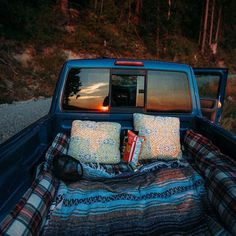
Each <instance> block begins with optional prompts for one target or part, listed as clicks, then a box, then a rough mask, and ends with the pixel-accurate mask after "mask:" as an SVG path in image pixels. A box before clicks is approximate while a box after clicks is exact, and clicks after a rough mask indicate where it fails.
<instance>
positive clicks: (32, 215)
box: [0, 172, 58, 236]
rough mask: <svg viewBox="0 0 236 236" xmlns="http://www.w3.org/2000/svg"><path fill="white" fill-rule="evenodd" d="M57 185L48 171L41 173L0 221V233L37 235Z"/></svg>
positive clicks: (16, 235)
mask: <svg viewBox="0 0 236 236" xmlns="http://www.w3.org/2000/svg"><path fill="white" fill-rule="evenodd" d="M57 186H58V182H57V180H56V179H55V178H54V177H53V176H52V175H51V174H50V173H49V172H43V173H41V175H40V177H39V178H37V179H36V180H35V181H34V183H33V184H32V186H31V187H30V188H29V189H28V190H27V192H26V193H25V194H24V196H23V197H22V199H21V200H20V201H19V203H18V204H17V205H16V207H15V208H14V210H13V211H12V212H11V213H10V214H9V215H7V216H6V218H5V219H4V220H3V221H2V222H1V223H0V235H14V236H18V235H19V236H21V235H25V236H26V235H39V232H40V230H41V227H42V225H43V223H44V219H45V218H46V216H47V213H48V210H49V207H50V205H51V202H52V199H53V197H54V194H55V191H56V188H57Z"/></svg>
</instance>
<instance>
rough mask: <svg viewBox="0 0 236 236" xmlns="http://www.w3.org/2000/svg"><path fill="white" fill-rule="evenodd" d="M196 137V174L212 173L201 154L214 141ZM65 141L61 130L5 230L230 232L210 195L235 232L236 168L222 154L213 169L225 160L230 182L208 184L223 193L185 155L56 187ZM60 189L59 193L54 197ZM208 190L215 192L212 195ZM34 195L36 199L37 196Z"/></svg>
mask: <svg viewBox="0 0 236 236" xmlns="http://www.w3.org/2000/svg"><path fill="white" fill-rule="evenodd" d="M199 137H200V136H199V135H196V134H194V133H193V132H189V133H188V134H187V135H186V138H185V140H184V144H185V147H186V148H187V152H188V153H189V154H191V156H192V158H194V157H196V158H195V163H196V167H197V169H198V170H199V173H201V172H204V173H208V172H209V171H205V170H207V167H208V166H213V164H211V163H208V162H206V161H204V159H202V158H200V153H203V152H204V156H206V155H207V154H210V156H212V155H213V153H212V150H213V149H212V148H211V147H209V142H208V141H207V140H206V141H207V142H206V144H205V143H203V142H202V140H203V138H202V137H200V138H199ZM68 141H69V139H68V136H66V135H64V134H58V135H57V137H56V138H55V140H54V142H53V144H52V146H51V147H50V148H49V150H48V152H47V154H46V160H47V164H46V165H45V169H44V170H43V171H41V173H40V174H39V176H38V177H37V178H36V180H35V184H33V185H32V187H31V188H30V189H29V191H27V193H26V194H25V195H24V197H23V198H22V200H21V201H20V202H19V203H18V204H17V206H16V207H15V209H14V210H13V211H12V212H11V213H10V214H9V215H8V216H7V217H6V218H5V219H4V220H3V221H2V222H1V223H0V234H4V233H8V232H17V233H19V232H22V234H24V235H38V234H41V233H42V234H44V235H70V234H71V235H89V234H98V235H99V234H100V235H104V234H112V235H113V234H120V235H121V234H122V235H133V234H145V235H147V234H154V233H155V234H158V235H173V234H175V235H176V234H180V235H183V234H187V235H189V234H194V235H199V234H201V235H221V234H223V235H229V234H228V233H227V232H226V231H225V230H224V228H223V227H222V226H221V225H220V224H218V223H217V222H218V220H217V219H216V218H215V216H214V214H212V210H211V209H210V207H209V206H210V204H209V202H208V201H210V203H211V204H212V205H213V206H214V207H215V208H216V210H217V211H218V208H217V206H219V210H222V209H224V218H222V217H221V220H222V221H223V223H224V225H225V226H227V229H228V230H229V231H230V232H231V233H233V235H234V233H235V231H234V226H235V217H234V215H235V213H234V208H230V206H232V204H231V203H232V201H230V202H229V200H230V199H234V197H233V196H234V194H233V193H232V194H231V196H232V197H231V198H229V192H228V191H227V189H229V188H230V189H232V186H233V185H232V184H231V182H232V181H233V183H235V182H234V176H235V174H234V172H232V168H231V166H230V165H225V159H218V165H217V166H216V165H214V168H217V169H218V166H219V165H222V166H224V169H222V168H221V169H220V170H221V173H225V174H227V179H228V180H231V182H229V181H227V182H225V181H224V183H222V181H221V182H219V178H213V179H212V178H211V181H210V183H211V186H213V185H214V186H215V185H217V184H216V183H221V184H225V185H224V186H227V189H225V188H221V189H222V191H220V196H219V191H218V188H217V189H216V188H209V187H208V186H207V187H208V188H209V189H210V191H209V190H208V188H207V189H206V188H205V187H204V183H205V184H206V183H209V181H208V180H210V177H211V176H209V178H208V175H205V180H203V179H202V177H201V176H200V175H199V174H198V173H197V172H196V171H195V170H193V169H192V167H191V166H190V165H188V164H186V162H185V163H183V162H181V161H180V162H179V161H172V162H171V161H168V162H165V163H164V162H160V161H158V162H152V163H150V164H148V165H144V166H143V167H142V168H141V172H139V173H132V174H128V175H127V173H126V177H124V176H123V177H122V176H117V177H114V178H111V179H103V180H101V179H100V180H94V181H92V180H88V179H87V180H86V179H84V180H80V181H79V182H76V183H73V184H70V185H65V184H64V183H63V182H60V184H59V188H57V186H58V181H57V179H56V178H55V177H54V176H53V175H51V171H50V166H51V165H50V163H51V160H52V158H53V156H54V155H56V154H62V153H66V149H67V146H68ZM205 147H207V148H205ZM208 147H209V148H208ZM198 150H199V151H198ZM214 163H215V160H214ZM226 164H227V163H226ZM233 166H234V165H233ZM199 167H201V168H200V169H199ZM202 167H204V168H203V169H202ZM226 167H227V168H226ZM225 168H226V169H225ZM111 170H112V169H111ZM113 170H114V171H115V173H117V174H120V172H122V171H121V170H122V168H120V167H119V166H116V167H115V168H114V169H113ZM125 172H126V171H125ZM209 173H210V172H209ZM203 176H204V174H203ZM220 176H222V175H220ZM220 176H219V175H217V177H220ZM221 179H222V178H221ZM223 180H225V175H224V178H223ZM228 183H229V185H228ZM217 186H218V185H217ZM230 186H231V187H230ZM55 188H57V193H56V194H55V195H54V191H55ZM231 192H232V191H231ZM231 192H230V193H231ZM209 193H211V194H210V195H211V196H212V197H209ZM36 195H37V196H38V197H37V199H38V201H32V198H33V197H35V196H36ZM53 196H54V200H53V201H52V203H51V207H50V212H49V214H48V218H47V221H46V224H44V223H45V217H44V216H45V215H46V213H47V212H48V210H49V203H50V202H51V199H52V197H53ZM207 196H208V200H207ZM224 196H227V197H224ZM219 197H220V198H219ZM220 199H221V200H220ZM215 200H217V201H215ZM218 200H220V202H222V201H223V203H225V204H226V206H223V205H222V204H218V205H216V204H214V203H217V202H219V201H218ZM227 203H228V204H227ZM222 207H223V208H222ZM226 212H228V214H226ZM224 219H225V220H224ZM216 220H217V221H216ZM43 226H44V227H43Z"/></svg>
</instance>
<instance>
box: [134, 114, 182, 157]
mask: <svg viewBox="0 0 236 236" xmlns="http://www.w3.org/2000/svg"><path fill="white" fill-rule="evenodd" d="M133 117H134V128H135V130H138V131H139V135H140V136H144V137H145V142H144V143H143V147H142V150H141V154H140V159H149V158H162V159H163V158H166V159H174V158H176V159H177V158H181V156H182V152H181V145H180V123H179V119H178V118H174V117H159V116H151V115H145V114H139V113H134V115H133Z"/></svg>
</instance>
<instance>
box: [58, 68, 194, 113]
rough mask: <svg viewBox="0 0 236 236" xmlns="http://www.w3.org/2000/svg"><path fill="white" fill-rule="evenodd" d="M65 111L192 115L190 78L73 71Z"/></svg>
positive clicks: (138, 72) (167, 73)
mask: <svg viewBox="0 0 236 236" xmlns="http://www.w3.org/2000/svg"><path fill="white" fill-rule="evenodd" d="M62 107H63V109H66V110H78V111H91V112H93V111H97V112H121V111H122V112H136V111H150V112H168V113H170V112H174V113H176V112H191V110H192V104H191V96H190V92H189V81H188V78H187V75H186V74H185V73H182V72H170V71H146V70H138V69H137V70H134V69H132V70H131V69H92V68H91V69H90V68H84V69H82V68H81V69H79V68H73V69H71V70H70V71H69V73H68V76H67V81H66V85H65V89H64V95H63V106H62Z"/></svg>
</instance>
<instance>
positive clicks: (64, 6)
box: [60, 0, 68, 17]
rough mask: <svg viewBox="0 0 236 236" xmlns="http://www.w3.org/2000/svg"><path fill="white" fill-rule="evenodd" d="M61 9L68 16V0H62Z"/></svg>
mask: <svg viewBox="0 0 236 236" xmlns="http://www.w3.org/2000/svg"><path fill="white" fill-rule="evenodd" d="M60 9H61V12H62V14H63V15H64V16H66V17H67V16H68V0H61V1H60Z"/></svg>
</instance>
